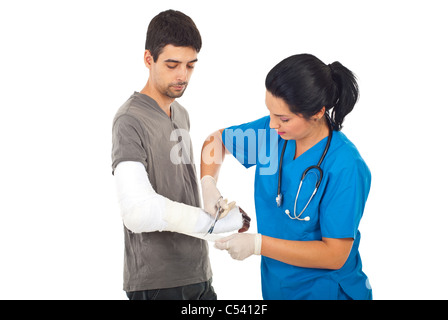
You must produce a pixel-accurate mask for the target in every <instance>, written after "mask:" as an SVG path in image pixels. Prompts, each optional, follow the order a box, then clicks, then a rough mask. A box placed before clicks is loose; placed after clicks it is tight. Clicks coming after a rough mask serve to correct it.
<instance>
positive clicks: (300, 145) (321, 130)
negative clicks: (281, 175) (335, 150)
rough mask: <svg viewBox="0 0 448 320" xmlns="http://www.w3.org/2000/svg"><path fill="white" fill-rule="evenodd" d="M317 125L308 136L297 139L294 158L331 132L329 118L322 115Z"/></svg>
mask: <svg viewBox="0 0 448 320" xmlns="http://www.w3.org/2000/svg"><path fill="white" fill-rule="evenodd" d="M317 122H318V123H317V124H316V127H315V128H314V129H313V130H311V131H310V134H308V135H307V136H306V137H304V138H302V139H299V140H295V141H296V153H295V156H294V159H297V158H298V157H300V156H301V155H302V154H304V153H305V152H306V151H308V150H309V149H311V148H312V147H313V146H314V145H316V144H317V143H318V142H319V141H321V140H322V139H324V138H325V137H328V135H329V133H330V129H329V127H328V123H327V119H326V118H325V116H324V117H322V119H320V120H318V121H317Z"/></svg>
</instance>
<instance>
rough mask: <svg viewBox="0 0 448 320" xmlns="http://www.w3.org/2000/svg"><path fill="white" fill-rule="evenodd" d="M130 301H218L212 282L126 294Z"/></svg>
mask: <svg viewBox="0 0 448 320" xmlns="http://www.w3.org/2000/svg"><path fill="white" fill-rule="evenodd" d="M126 295H127V296H128V298H129V300H216V299H217V296H216V293H215V290H214V289H213V286H212V280H209V281H206V282H201V283H195V284H190V285H186V286H182V287H175V288H166V289H154V290H143V291H132V292H126Z"/></svg>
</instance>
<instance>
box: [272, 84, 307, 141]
mask: <svg viewBox="0 0 448 320" xmlns="http://www.w3.org/2000/svg"><path fill="white" fill-rule="evenodd" d="M266 107H267V108H268V110H269V113H270V116H271V122H270V123H269V127H270V128H271V129H275V130H276V131H277V133H278V134H279V135H280V136H281V137H282V138H283V139H284V140H296V141H300V140H302V139H305V138H307V137H308V136H310V135H311V134H312V133H313V132H314V129H315V128H316V125H315V121H311V120H307V119H305V118H304V117H303V116H302V115H297V114H294V113H292V112H291V111H290V110H289V107H288V105H287V103H286V102H285V101H284V100H283V99H282V98H278V97H275V96H273V95H272V94H271V93H270V92H269V91H267V90H266ZM313 117H314V116H313Z"/></svg>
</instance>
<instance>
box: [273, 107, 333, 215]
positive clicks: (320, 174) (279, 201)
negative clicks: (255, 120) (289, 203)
mask: <svg viewBox="0 0 448 320" xmlns="http://www.w3.org/2000/svg"><path fill="white" fill-rule="evenodd" d="M325 116H326V118H327V121H328V126H329V129H330V130H329V134H328V139H327V144H326V146H325V149H324V151H323V153H322V156H321V157H320V159H319V162H318V163H317V165H315V166H310V167H308V168H306V169H305V171H304V172H303V173H302V176H301V178H300V184H299V188H298V190H297V194H296V199H295V202H294V214H293V215H291V212H290V211H289V210H288V209H286V210H285V214H286V215H288V217H289V218H291V219H293V220H300V221H310V217H309V216H307V217H305V218H301V215H302V213H303V212H304V211H305V210H306V208H307V207H308V205H309V204H310V202H311V200H312V199H313V197H314V195H315V194H316V192H317V189H318V188H319V185H320V183H321V181H322V177H323V171H322V169H321V167H320V165H321V164H322V161H323V160H324V159H325V156H326V155H327V152H328V149H329V148H330V143H331V139H332V138H333V127H332V123H331V120H330V118H329V116H328V115H327V114H326V115H325ZM287 142H288V141H285V144H284V145H283V149H282V153H281V155H280V167H279V174H278V186H277V197H275V201H276V202H277V207H281V206H282V204H283V195H282V193H281V184H282V164H283V156H284V154H285V149H286V144H287ZM312 169H316V170H317V171H318V174H317V173H316V175H317V181H316V185H315V188H314V191H313V194H312V195H311V197H310V198H309V199H308V202H307V203H306V204H305V207H304V208H303V210H302V211H301V212H300V213H299V214H296V206H297V198H298V197H299V193H300V189H302V183H303V180H304V179H305V177H306V175H307V174H308V173H309V172H310V171H311V170H312Z"/></svg>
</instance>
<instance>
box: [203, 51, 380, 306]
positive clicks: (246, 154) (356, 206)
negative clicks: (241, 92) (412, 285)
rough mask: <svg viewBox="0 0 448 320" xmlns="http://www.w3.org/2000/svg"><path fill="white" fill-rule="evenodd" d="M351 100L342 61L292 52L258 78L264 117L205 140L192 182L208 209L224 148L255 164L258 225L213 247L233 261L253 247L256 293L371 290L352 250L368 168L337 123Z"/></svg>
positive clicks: (283, 295)
mask: <svg viewBox="0 0 448 320" xmlns="http://www.w3.org/2000/svg"><path fill="white" fill-rule="evenodd" d="M357 99H358V85H357V83H356V79H355V76H354V75H353V73H352V72H351V71H350V70H348V69H347V68H346V67H344V66H343V65H342V64H341V63H339V62H334V63H331V64H330V65H326V64H324V63H323V62H322V61H320V60H319V59H318V58H316V57H314V56H312V55H309V54H300V55H294V56H291V57H289V58H286V59H285V60H283V61H281V62H280V63H279V64H277V65H276V66H275V67H274V68H273V69H272V70H271V71H270V72H269V73H268V75H267V77H266V106H267V108H268V111H269V116H266V117H264V118H261V119H258V120H255V121H253V122H249V123H245V124H241V125H237V126H232V127H229V128H226V129H222V130H219V131H218V132H216V133H215V134H213V135H211V136H210V137H209V138H208V139H207V140H206V141H205V143H204V146H203V149H202V162H201V176H202V179H201V183H202V192H203V199H204V209H205V210H206V211H208V212H209V213H211V214H213V213H214V212H215V210H216V207H215V206H214V204H215V203H217V201H218V200H219V198H220V197H221V193H220V192H219V190H218V189H217V187H216V181H217V179H218V173H219V169H220V166H221V163H222V160H223V159H224V155H225V153H226V152H227V153H231V154H233V156H234V157H236V158H237V159H238V161H239V162H241V163H242V164H243V165H244V166H245V167H251V166H253V165H256V171H255V209H256V216H257V226H258V233H256V234H250V233H249V234H248V233H246V234H233V235H231V236H229V237H226V238H223V239H221V240H219V241H217V242H216V243H215V246H216V247H217V248H218V249H222V250H227V251H228V252H229V253H230V255H231V256H232V258H234V259H237V260H243V259H246V258H247V257H249V256H251V255H252V254H256V255H262V258H261V277H262V291H263V298H264V299H325V300H326V299H372V290H371V287H370V285H369V281H368V278H367V276H366V275H365V274H364V272H363V271H362V263H361V257H360V254H359V251H358V247H359V242H360V233H359V231H358V226H359V223H360V220H361V217H362V215H363V211H364V206H365V203H366V201H367V196H368V193H369V189H370V180H371V175H370V171H369V168H368V167H367V165H366V163H365V162H364V160H363V159H362V157H361V155H360V154H359V152H358V150H357V149H356V147H355V146H354V145H353V143H352V142H350V140H349V139H348V138H347V137H346V136H345V135H344V134H343V133H342V132H341V131H340V130H341V127H342V122H343V121H344V117H345V116H346V115H347V114H348V113H350V112H351V110H352V109H353V107H354V105H355V103H356V101H357ZM274 130H275V131H274ZM211 150H212V151H211ZM219 151H221V152H219ZM273 166H275V167H276V168H278V170H271V169H272V167H273ZM313 192H315V194H313ZM218 224H219V221H218Z"/></svg>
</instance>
